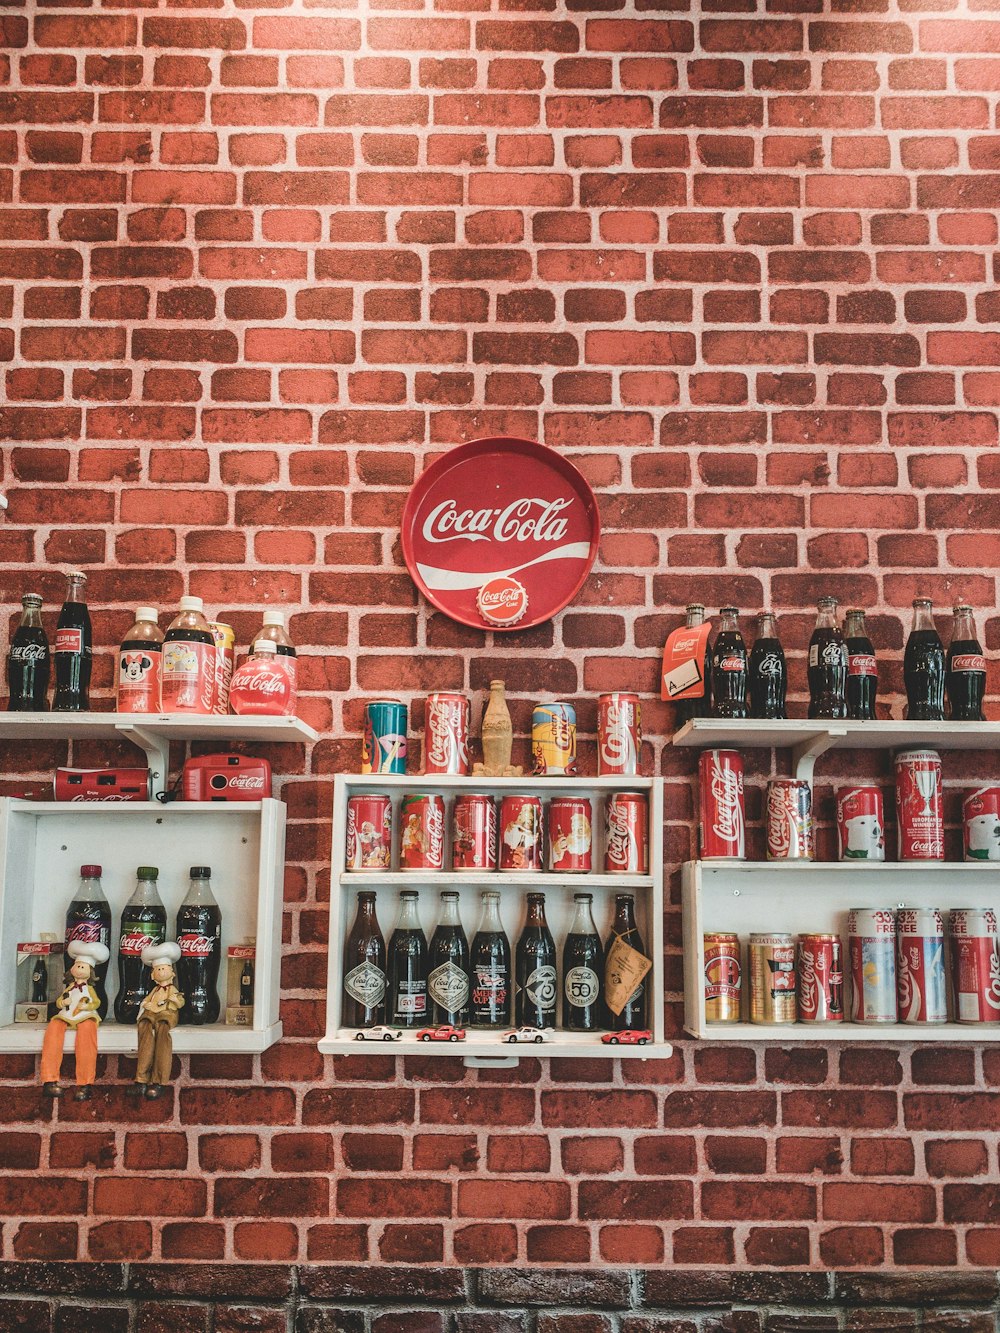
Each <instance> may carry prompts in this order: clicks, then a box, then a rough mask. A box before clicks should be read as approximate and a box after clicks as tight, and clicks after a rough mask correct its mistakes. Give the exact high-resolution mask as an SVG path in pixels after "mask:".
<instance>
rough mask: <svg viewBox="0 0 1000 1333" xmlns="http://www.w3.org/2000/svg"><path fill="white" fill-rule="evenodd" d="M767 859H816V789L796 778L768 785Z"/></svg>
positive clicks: (777, 779)
mask: <svg viewBox="0 0 1000 1333" xmlns="http://www.w3.org/2000/svg"><path fill="white" fill-rule="evenodd" d="M766 810H767V820H766V823H767V859H768V860H769V861H811V860H812V859H813V818H812V787H810V785H809V783H808V782H800V781H798V780H797V779H796V778H772V779H771V780H770V782H769V783H768V784H767V806H766Z"/></svg>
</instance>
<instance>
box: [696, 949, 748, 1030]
mask: <svg viewBox="0 0 1000 1333" xmlns="http://www.w3.org/2000/svg"><path fill="white" fill-rule="evenodd" d="M703 947H704V957H705V1022H706V1023H738V1022H739V1021H740V997H741V994H742V988H743V970H742V967H741V965H740V964H741V959H740V937H739V936H738V935H734V934H733V933H732V932H731V931H714V932H711V933H709V934H707V935H706V936H705V939H704V945H703Z"/></svg>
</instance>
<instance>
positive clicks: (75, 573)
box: [66, 569, 87, 583]
mask: <svg viewBox="0 0 1000 1333" xmlns="http://www.w3.org/2000/svg"><path fill="white" fill-rule="evenodd" d="M66 577H67V578H68V579H69V581H70V583H86V582H87V576H86V574H85V573H84V572H83V570H82V569H69V570H67V571H66Z"/></svg>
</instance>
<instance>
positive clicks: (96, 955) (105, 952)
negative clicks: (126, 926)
mask: <svg viewBox="0 0 1000 1333" xmlns="http://www.w3.org/2000/svg"><path fill="white" fill-rule="evenodd" d="M66 952H67V953H68V954H69V956H70V958H83V959H84V960H85V961H86V962H88V963H89V964H90V965H91V967H99V966H100V964H101V963H106V962H107V961H108V959H109V958H110V957H111V952H110V950H109V949H108V946H107V945H106V944H102V943H101V942H100V940H70V942H69V947H68V948H67V950H66Z"/></svg>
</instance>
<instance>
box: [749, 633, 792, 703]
mask: <svg viewBox="0 0 1000 1333" xmlns="http://www.w3.org/2000/svg"><path fill="white" fill-rule="evenodd" d="M747 684H748V689H749V694H750V703H749V714H750V716H751V717H757V718H781V717H787V716H788V713H787V711H786V709H785V693H786V691H787V689H788V668H787V666H786V665H785V653H784V650H783V648H782V647H781V642H780V640H779V638H778V627H777V625H776V624H775V622H774V616H773V614H772V613H771V612H770V611H761V613H760V615H758V617H757V637H756V638H755V639H754V643H753V647H752V648H751V649H750V662H749V679H748V682H747Z"/></svg>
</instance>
